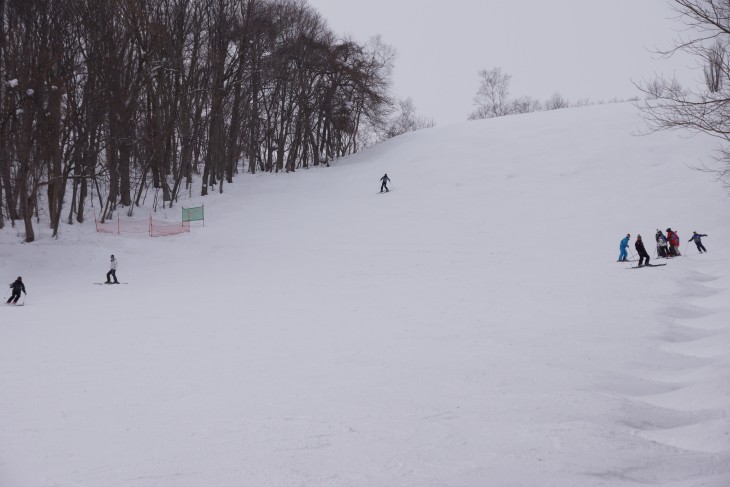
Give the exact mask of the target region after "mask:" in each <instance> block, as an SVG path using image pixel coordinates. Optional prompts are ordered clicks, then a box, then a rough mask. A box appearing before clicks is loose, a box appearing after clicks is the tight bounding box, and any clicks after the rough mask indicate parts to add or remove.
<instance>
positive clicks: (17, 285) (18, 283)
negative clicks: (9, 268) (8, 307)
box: [7, 276, 28, 304]
mask: <svg viewBox="0 0 730 487" xmlns="http://www.w3.org/2000/svg"><path fill="white" fill-rule="evenodd" d="M10 287H11V288H13V294H11V295H10V299H8V303H7V304H10V303H13V304H15V303H17V302H18V300H19V299H20V292H21V291H22V292H23V294H28V293H26V292H25V285H24V284H23V278H22V277H20V276H18V278H17V279H16V280H15V282H14V283H12V284H11V285H10Z"/></svg>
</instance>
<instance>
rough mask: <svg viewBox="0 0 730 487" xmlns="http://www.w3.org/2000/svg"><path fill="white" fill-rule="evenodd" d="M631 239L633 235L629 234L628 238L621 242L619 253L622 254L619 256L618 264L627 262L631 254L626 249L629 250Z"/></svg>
mask: <svg viewBox="0 0 730 487" xmlns="http://www.w3.org/2000/svg"><path fill="white" fill-rule="evenodd" d="M630 238H631V235H629V234H628V233H627V234H626V236H625V237H624V238H623V239H622V240H621V243H620V244H619V247H618V248H619V251H620V252H621V253H620V254H619V255H618V261H617V262H626V260H627V258H628V256H629V253H628V252H627V250H626V249H628V248H629V239H630Z"/></svg>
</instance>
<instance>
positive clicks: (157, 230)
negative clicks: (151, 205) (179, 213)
mask: <svg viewBox="0 0 730 487" xmlns="http://www.w3.org/2000/svg"><path fill="white" fill-rule="evenodd" d="M189 231H190V222H180V223H169V222H161V221H157V220H153V219H151V218H150V236H151V237H166V236H168V235H178V234H180V233H186V232H189Z"/></svg>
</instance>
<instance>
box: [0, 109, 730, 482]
mask: <svg viewBox="0 0 730 487" xmlns="http://www.w3.org/2000/svg"><path fill="white" fill-rule="evenodd" d="M641 127H642V122H641V119H640V118H639V117H638V115H637V114H636V113H635V110H634V108H633V107H632V106H631V105H630V104H622V105H607V106H596V107H588V108H582V109H569V110H560V111H555V112H542V113H535V114H531V115H526V116H514V117H505V118H502V119H494V120H484V121H479V122H470V123H465V124H459V125H454V126H448V127H441V128H435V129H429V130H425V131H421V132H417V133H412V134H408V135H405V136H402V137H399V138H397V139H394V140H391V141H390V142H388V143H385V144H382V145H380V146H378V147H375V148H373V149H371V150H367V151H364V152H362V153H360V154H358V155H356V156H353V157H351V158H348V159H344V160H341V161H338V162H337V163H336V164H335V165H334V166H333V167H332V168H328V169H314V170H309V171H301V172H298V173H296V174H290V175H284V174H280V175H269V174H262V175H256V176H248V177H241V178H239V179H238V180H237V182H236V184H235V185H234V186H228V187H227V192H226V193H225V194H223V195H214V196H211V197H209V198H207V199H205V201H204V202H205V205H206V222H205V227H204V228H203V227H201V226H196V227H195V228H193V231H192V232H191V233H190V234H186V235H182V236H175V237H167V238H143V237H127V236H122V237H118V236H112V235H101V234H96V233H95V232H94V226H93V222H92V223H91V224H89V223H87V224H84V225H83V226H79V225H75V226H71V227H68V226H65V227H64V229H63V233H62V237H61V239H60V240H58V241H52V240H50V239H49V238H48V237H47V235H41V237H40V239H39V241H37V242H36V243H33V244H20V243H18V242H19V240H20V239H18V238H17V236H16V233H15V232H16V231H15V230H12V229H8V228H6V229H5V230H3V231H0V242H1V244H0V276H2V279H5V281H3V282H8V283H9V282H11V281H12V280H13V279H14V278H15V277H17V276H18V275H22V276H23V280H24V281H25V283H26V286H27V288H28V299H27V303H26V306H24V307H12V306H5V305H3V307H2V308H1V309H0V312H1V315H0V316H1V317H0V322H1V323H2V324H1V325H0V391H2V393H1V394H0V487H67V486H74V487H80V486H84V487H101V486H103V487H133V486H134V487H162V486H165V487H166V486H175V487H200V486H216V487H228V486H230V487H233V486H256V487H280V486H323V487H343V486H353V487H355V486H357V487H374V486H398V487H404V486H413V487H416V486H418V487H424V486H450V487H451V486H469V487H483V486H490V487H491V486H499V487H517V486H521V487H535V486H540V487H545V486H554V487H568V486H575V487H589V486H612V487H613V486H616V487H619V486H622V487H623V486H639V485H647V484H649V485H661V486H670V487H690V486H692V487H699V486H703V487H727V486H728V485H730V423H728V420H727V417H728V414H729V413H730V380H729V379H730V325H728V324H729V323H730V305H728V295H729V291H728V290H729V289H730V272H729V271H730V249H728V245H727V242H728V241H730V228H729V227H728V224H727V221H728V215H729V214H730V200H729V199H728V196H727V194H726V193H725V192H724V191H723V189H722V187H721V186H720V185H719V184H717V183H715V182H714V181H713V179H712V177H711V175H709V174H705V173H700V172H698V171H693V170H691V169H689V168H688V167H687V165H686V164H699V163H701V162H702V161H705V162H709V161H710V157H711V154H712V151H713V149H714V148H715V142H714V141H712V140H709V139H708V138H705V137H700V136H697V137H692V138H688V139H686V138H681V137H680V134H676V133H661V134H654V135H651V136H643V137H638V136H634V135H632V133H635V132H637V131H638V130H639V129H640V128H641ZM386 172H387V173H388V175H389V176H390V178H391V179H392V183H391V188H392V189H393V191H392V192H391V193H389V194H382V195H380V194H377V191H378V189H379V182H378V179H379V178H380V177H381V176H382V175H383V174H384V173H386ZM202 201H203V200H202V199H200V198H193V199H192V200H191V201H190V202H185V204H186V205H187V204H188V203H190V204H195V203H199V202H202ZM178 212H179V207H176V208H175V209H174V211H172V212H171V213H170V218H171V219H174V218H178V219H179V214H178ZM667 227H671V228H673V229H677V230H678V231H679V235H680V237H681V238H682V245H683V247H682V251H683V253H684V256H683V257H679V258H675V259H673V260H671V261H669V262H668V264H667V265H666V266H665V267H657V268H647V269H640V270H630V271H627V270H626V268H627V267H629V266H630V265H632V264H627V263H617V262H616V259H617V257H618V251H619V249H618V245H619V241H620V239H621V238H622V237H623V236H624V235H626V234H627V233H630V234H631V235H632V240H631V249H632V251H633V243H634V238H635V236H636V235H637V234H641V235H642V236H644V237H645V240H646V243H647V247H648V248H649V250H650V252H652V253H653V242H654V240H653V235H654V232H655V231H656V229H658V228H661V229H665V228H667ZM693 230H697V231H699V232H702V233H707V234H709V237H707V238H705V239H704V243H705V245H706V246H707V248H708V250H709V253H707V254H706V255H698V253H697V251H696V250H695V249H694V247H693V246H692V247H690V246H689V245H690V244H688V243H687V240H688V239H689V237H690V236H691V234H692V231H693ZM80 250H81V251H80ZM109 254H115V255H116V256H117V257H118V258H119V270H118V275H119V277H120V280H121V281H123V282H128V283H129V284H128V285H120V286H95V285H93V284H92V283H94V282H101V281H102V280H103V279H104V275H105V273H106V271H107V270H108V269H107V264H108V260H109Z"/></svg>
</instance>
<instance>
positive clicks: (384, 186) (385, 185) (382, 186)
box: [380, 181, 390, 193]
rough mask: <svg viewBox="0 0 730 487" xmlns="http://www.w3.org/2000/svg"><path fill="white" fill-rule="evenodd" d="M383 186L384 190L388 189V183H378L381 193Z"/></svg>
mask: <svg viewBox="0 0 730 487" xmlns="http://www.w3.org/2000/svg"><path fill="white" fill-rule="evenodd" d="M383 188H385V190H386V191H390V190H389V189H388V183H386V182H385V181H383V184H381V185H380V192H381V193H382V192H383Z"/></svg>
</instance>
